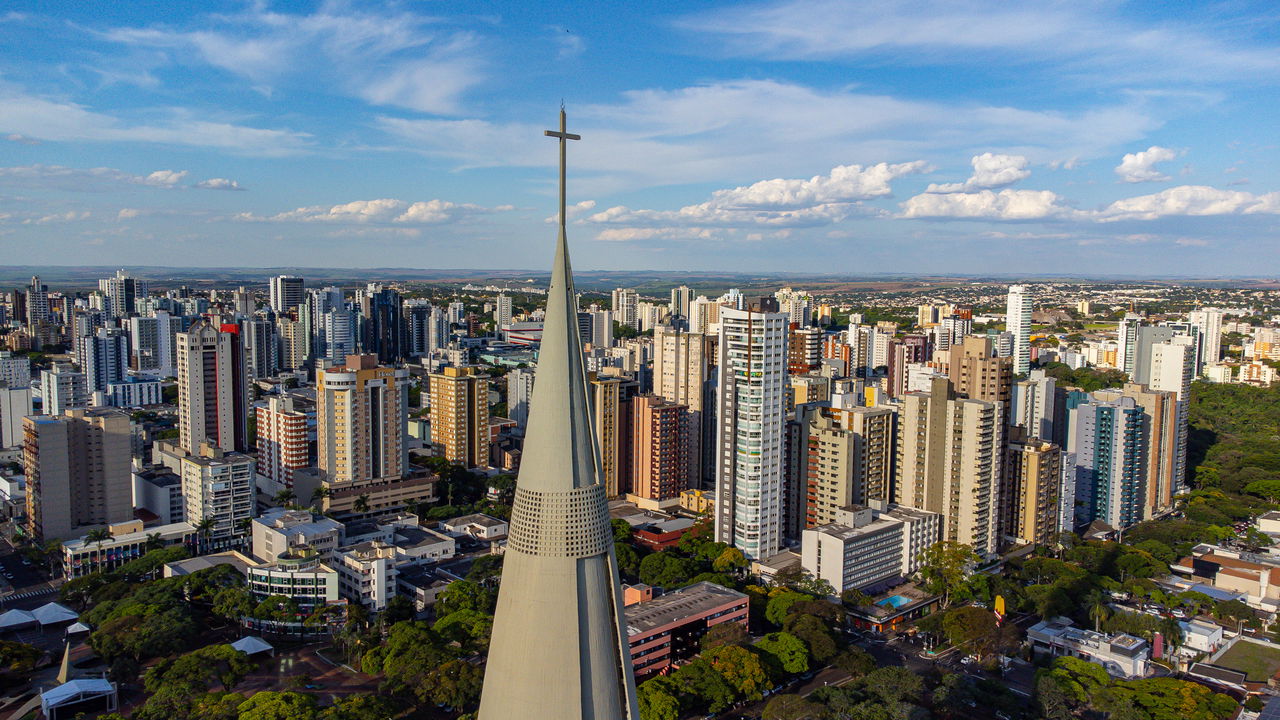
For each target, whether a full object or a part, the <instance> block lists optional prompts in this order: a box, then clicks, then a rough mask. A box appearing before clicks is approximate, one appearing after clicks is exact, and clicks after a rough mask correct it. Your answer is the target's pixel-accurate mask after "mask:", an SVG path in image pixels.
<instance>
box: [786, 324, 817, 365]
mask: <svg viewBox="0 0 1280 720" xmlns="http://www.w3.org/2000/svg"><path fill="white" fill-rule="evenodd" d="M820 367H822V331H821V330H819V329H818V328H816V327H802V326H800V325H798V324H796V323H791V327H790V333H789V334H788V336H787V372H789V373H791V374H792V375H804V374H806V373H811V372H814V371H816V370H817V369H818V368H820Z"/></svg>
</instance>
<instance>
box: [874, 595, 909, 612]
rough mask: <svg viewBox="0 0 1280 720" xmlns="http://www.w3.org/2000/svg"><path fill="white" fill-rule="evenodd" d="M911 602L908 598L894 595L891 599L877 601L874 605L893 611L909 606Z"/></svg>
mask: <svg viewBox="0 0 1280 720" xmlns="http://www.w3.org/2000/svg"><path fill="white" fill-rule="evenodd" d="M911 602H912V601H911V598H909V597H903V596H902V595H894V596H892V597H887V598H885V599H883V600H879V601H877V602H876V604H877V605H879V606H881V607H889V608H893V609H894V610H897V609H898V608H900V607H902V606H903V605H910V604H911Z"/></svg>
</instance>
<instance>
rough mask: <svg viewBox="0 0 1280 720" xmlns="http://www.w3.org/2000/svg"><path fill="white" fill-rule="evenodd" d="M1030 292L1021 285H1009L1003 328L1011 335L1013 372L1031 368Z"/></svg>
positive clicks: (1017, 373) (1016, 372)
mask: <svg viewBox="0 0 1280 720" xmlns="http://www.w3.org/2000/svg"><path fill="white" fill-rule="evenodd" d="M1031 305H1032V303H1031V294H1030V291H1029V289H1028V288H1027V287H1025V286H1023V285H1010V286H1009V300H1008V303H1007V306H1006V314H1005V330H1007V331H1008V332H1010V333H1011V334H1012V335H1013V374H1014V375H1025V374H1026V373H1027V371H1028V370H1030V369H1031Z"/></svg>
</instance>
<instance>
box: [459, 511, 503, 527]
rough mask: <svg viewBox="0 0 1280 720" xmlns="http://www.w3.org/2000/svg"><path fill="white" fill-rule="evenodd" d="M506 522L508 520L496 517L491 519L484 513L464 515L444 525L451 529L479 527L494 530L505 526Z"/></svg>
mask: <svg viewBox="0 0 1280 720" xmlns="http://www.w3.org/2000/svg"><path fill="white" fill-rule="evenodd" d="M506 522H507V521H506V520H499V519H498V518H496V517H490V516H489V515H485V514H484V513H472V514H470V515H463V516H462V517H456V518H454V519H452V520H446V521H445V522H444V524H445V525H448V526H450V527H455V526H458V525H479V526H481V527H487V528H492V527H498V526H499V525H505V524H506Z"/></svg>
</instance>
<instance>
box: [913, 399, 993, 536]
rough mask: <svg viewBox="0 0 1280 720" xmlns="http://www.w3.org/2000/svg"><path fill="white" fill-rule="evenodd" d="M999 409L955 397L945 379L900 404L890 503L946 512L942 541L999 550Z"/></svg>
mask: <svg viewBox="0 0 1280 720" xmlns="http://www.w3.org/2000/svg"><path fill="white" fill-rule="evenodd" d="M1003 445H1004V407H1003V405H1002V404H1000V403H996V402H989V401H986V400H971V399H964V398H958V397H956V394H955V392H954V390H953V389H952V387H951V383H950V381H949V380H947V379H946V378H935V379H933V381H932V384H931V386H930V391H929V392H928V393H923V392H909V393H906V394H904V395H903V396H902V398H901V400H900V405H899V410H898V442H897V462H896V472H895V478H894V485H895V489H894V496H893V497H894V501H895V502H897V503H899V504H901V505H905V506H907V507H913V508H916V509H919V510H928V511H930V512H936V513H939V514H941V515H942V516H943V517H944V526H943V534H942V539H943V540H950V541H953V542H959V543H964V544H965V545H969V546H970V547H972V548H973V550H974V552H976V553H977V554H978V556H979V557H989V556H992V555H994V554H995V553H997V552H999V539H998V535H997V531H998V529H999V516H1000V489H1001V488H1000V479H1001V477H1003V475H1002V470H1003V468H1002V464H1003V458H1002V457H1001V448H1002V447H1003Z"/></svg>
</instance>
